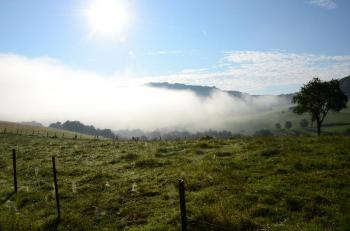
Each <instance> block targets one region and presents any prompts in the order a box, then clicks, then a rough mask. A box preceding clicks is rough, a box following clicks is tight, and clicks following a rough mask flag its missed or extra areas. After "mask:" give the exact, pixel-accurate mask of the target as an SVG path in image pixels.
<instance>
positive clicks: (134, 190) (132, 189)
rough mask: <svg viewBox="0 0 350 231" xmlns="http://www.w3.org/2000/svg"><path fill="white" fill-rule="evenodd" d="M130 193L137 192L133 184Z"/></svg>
mask: <svg viewBox="0 0 350 231" xmlns="http://www.w3.org/2000/svg"><path fill="white" fill-rule="evenodd" d="M131 192H137V184H136V183H133V184H132V186H131Z"/></svg>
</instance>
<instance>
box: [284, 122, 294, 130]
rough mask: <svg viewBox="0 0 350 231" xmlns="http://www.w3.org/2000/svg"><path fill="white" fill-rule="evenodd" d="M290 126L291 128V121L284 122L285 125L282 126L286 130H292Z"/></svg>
mask: <svg viewBox="0 0 350 231" xmlns="http://www.w3.org/2000/svg"><path fill="white" fill-rule="evenodd" d="M292 126H293V124H292V122H291V121H286V123H285V125H284V127H285V128H286V129H290V128H292Z"/></svg>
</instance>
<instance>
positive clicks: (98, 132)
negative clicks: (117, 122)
mask: <svg viewBox="0 0 350 231" xmlns="http://www.w3.org/2000/svg"><path fill="white" fill-rule="evenodd" d="M49 127H50V128H57V129H63V130H67V131H72V132H80V133H83V134H87V135H92V136H102V137H105V138H111V139H112V138H113V137H114V134H113V132H112V131H111V130H110V129H98V128H97V129H96V128H95V127H94V126H92V125H84V124H83V123H81V122H80V121H69V120H67V121H66V122H64V123H61V122H56V123H52V124H50V126H49Z"/></svg>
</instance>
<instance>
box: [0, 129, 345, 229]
mask: <svg viewBox="0 0 350 231" xmlns="http://www.w3.org/2000/svg"><path fill="white" fill-rule="evenodd" d="M0 144H1V145H0V185H1V187H0V203H1V205H0V230H49V229H50V228H51V229H54V228H53V227H54V226H55V212H56V211H55V201H54V194H53V187H52V167H51V156H52V155H56V156H57V158H58V162H57V171H58V179H59V182H58V184H59V190H60V195H61V212H62V220H61V223H60V224H59V225H58V227H57V230H179V229H180V218H179V203H178V202H179V198H178V189H177V180H178V179H179V178H183V179H184V180H185V184H186V185H185V187H186V200H187V211H188V217H189V230H225V228H227V229H226V230H348V228H349V227H350V137H342V136H334V137H332V136H324V137H320V138H317V137H268V138H243V139H232V140H215V139H213V140H193V141H152V142H136V141H134V142H133V141H118V142H116V143H113V142H112V141H107V140H105V141H103V140H87V139H85V140H72V139H50V138H46V137H41V136H32V137H31V136H23V135H22V136H21V135H16V134H0ZM12 148H16V149H17V152H18V161H17V165H18V167H17V169H18V184H19V192H18V193H17V195H13V196H11V197H10V199H9V200H7V201H6V198H7V197H8V196H9V195H10V194H11V192H12V182H13V181H12V162H11V149H12Z"/></svg>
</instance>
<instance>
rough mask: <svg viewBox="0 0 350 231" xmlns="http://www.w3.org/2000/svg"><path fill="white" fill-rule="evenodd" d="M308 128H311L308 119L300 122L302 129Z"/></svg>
mask: <svg viewBox="0 0 350 231" xmlns="http://www.w3.org/2000/svg"><path fill="white" fill-rule="evenodd" d="M307 126H309V121H307V120H306V119H302V120H300V127H302V128H306V127H307Z"/></svg>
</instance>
